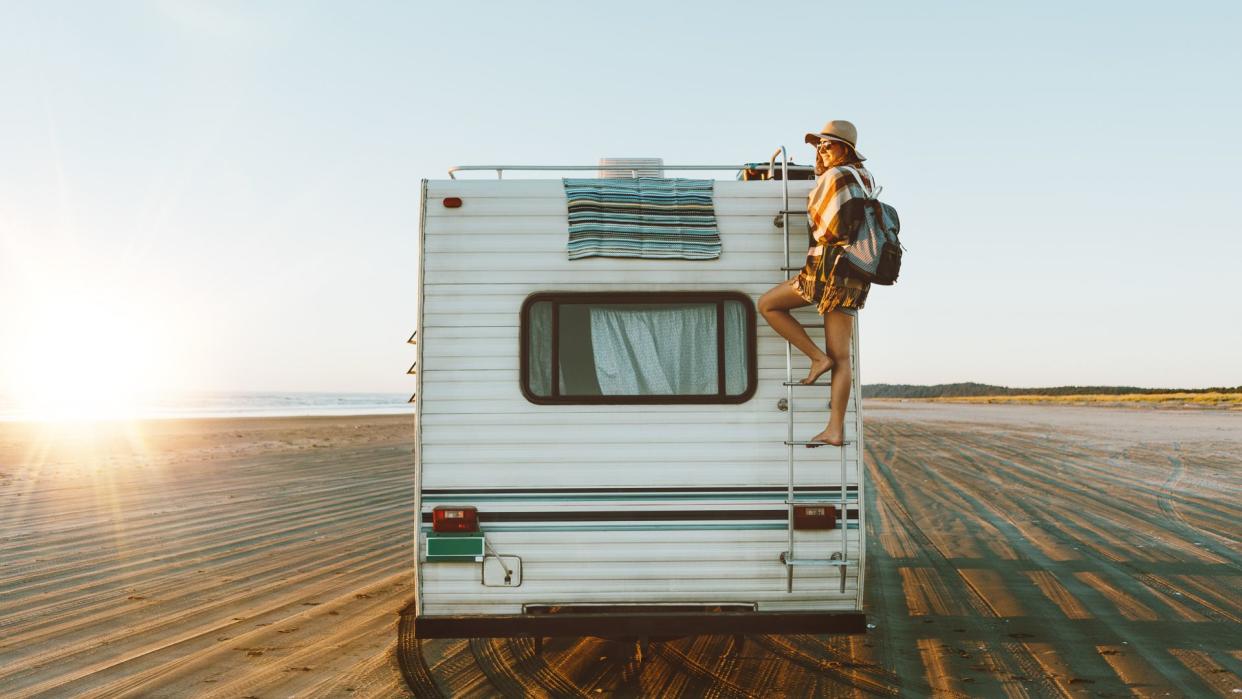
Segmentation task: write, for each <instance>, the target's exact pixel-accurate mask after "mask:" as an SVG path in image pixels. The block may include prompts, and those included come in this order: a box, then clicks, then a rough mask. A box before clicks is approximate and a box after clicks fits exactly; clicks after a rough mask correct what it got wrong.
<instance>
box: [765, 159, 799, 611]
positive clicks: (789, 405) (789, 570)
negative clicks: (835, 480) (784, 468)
mask: <svg viewBox="0 0 1242 699" xmlns="http://www.w3.org/2000/svg"><path fill="white" fill-rule="evenodd" d="M778 155H779V156H780V158H781V222H782V226H781V233H782V239H783V241H784V247H783V250H784V257H783V258H782V259H783V260H784V264H783V266H784V267H788V266H789V156H788V153H787V152H786V151H785V146H781V147H780V148H777V149H776V151H775V152H774V153H772V158H771V159H770V160H769V161H768V174H769V176H771V173H772V166H773V165H774V164H775V161H776V157H777V156H778ZM792 381H793V346H792V345H790V344H789V342H788V341H786V342H785V383H790V382H792ZM793 430H794V405H793V387H791V386H785V459H786V462H787V464H788V475H789V478H788V482H787V484H786V495H785V500H786V503H787V504H786V505H785V518H786V522H785V530H786V532H788V542H787V546H788V548H787V551H788V553H787V554H786V555H787V556H788V557H789V560H793V559H794V558H795V556H794V504H793V499H794V455H793V450H794V447H793V444H791V442H793V441H794V434H793ZM785 587H786V591H787V592H793V566H786V567H785Z"/></svg>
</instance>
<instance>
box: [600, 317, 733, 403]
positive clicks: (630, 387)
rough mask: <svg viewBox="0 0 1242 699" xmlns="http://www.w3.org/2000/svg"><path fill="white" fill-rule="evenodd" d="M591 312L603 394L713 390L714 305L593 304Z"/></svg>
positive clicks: (673, 393) (691, 393) (690, 393)
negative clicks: (597, 306)
mask: <svg viewBox="0 0 1242 699" xmlns="http://www.w3.org/2000/svg"><path fill="white" fill-rule="evenodd" d="M590 317H591V344H592V347H593V348H594V355H595V356H594V359H595V375H596V377H597V379H598V380H599V387H600V391H601V393H603V394H604V395H606V396H607V395H613V396H636V395H642V396H650V395H703V394H706V395H711V394H714V393H716V361H717V358H716V304H714V303H706V304H693V305H684V306H663V307H654V308H653V307H651V306H646V307H641V308H637V307H631V308H627V307H625V306H610V307H601V308H592V309H591V312H590ZM726 322H728V313H726ZM738 342H739V343H740V342H741V340H738ZM726 344H728V341H727V340H726ZM726 351H728V350H727V349H726ZM730 363H732V362H730ZM726 385H729V383H728V382H726ZM739 392H740V389H739Z"/></svg>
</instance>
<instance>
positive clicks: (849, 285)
mask: <svg viewBox="0 0 1242 699" xmlns="http://www.w3.org/2000/svg"><path fill="white" fill-rule="evenodd" d="M854 169H855V170H857V172H858V174H859V176H860V177H862V179H863V181H864V182H865V183H866V184H867V187H868V188H873V187H875V179H874V178H873V177H872V175H871V173H870V172H868V171H867V169H866V168H864V167H862V166H861V165H856V166H854ZM864 196H866V195H865V193H864V192H863V188H862V186H861V185H860V184H859V183H858V180H856V179H854V176H853V175H852V174H850V172H849V169H848V168H845V167H841V166H837V167H833V168H829V169H828V170H827V171H826V172H824V174H822V175H820V176H819V177H818V178H816V180H815V187H814V188H812V189H811V193H810V195H809V196H808V197H807V207H806V209H807V227H808V232H809V234H810V235H809V238H810V240H809V242H810V249H809V250H807V253H806V265H805V266H803V268H802V271H801V272H799V273H798V276H797V277H794V278H793V279H792V280H791V281H790V284H791V285H792V286H793V288H794V290H795V291H796V292H798V295H799V296H801V297H802V298H803V299H804V300H805V301H807V302H808V303H812V304H815V309H816V310H817V311H819V312H820V313H821V314H823V313H828V312H829V311H832V310H835V309H837V308H862V307H863V304H864V303H866V301H867V292H868V291H870V289H871V285H870V284H868V283H866V282H863V281H860V280H858V279H850V278H847V277H844V276H841V275H836V274H833V271H834V263H835V262H836V259H837V254H839V253H840V251H841V247H840V246H842V245H844V244H846V243H848V242H849V241H848V240H845V239H844V231H842V226H841V207H842V206H843V205H844V204H845V202H847V201H849V200H850V199H852V198H854V197H864Z"/></svg>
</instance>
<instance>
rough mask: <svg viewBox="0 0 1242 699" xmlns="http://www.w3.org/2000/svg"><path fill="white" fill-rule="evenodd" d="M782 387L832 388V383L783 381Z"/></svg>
mask: <svg viewBox="0 0 1242 699" xmlns="http://www.w3.org/2000/svg"><path fill="white" fill-rule="evenodd" d="M781 385H782V386H831V385H832V384H830V383H819V382H816V383H802V382H801V381H782V382H781Z"/></svg>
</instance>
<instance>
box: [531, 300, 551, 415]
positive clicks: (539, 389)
mask: <svg viewBox="0 0 1242 699" xmlns="http://www.w3.org/2000/svg"><path fill="white" fill-rule="evenodd" d="M528 333H529V335H530V344H529V346H528V347H527V348H526V361H527V366H528V368H529V371H530V390H531V393H534V394H535V395H537V396H550V395H552V376H551V373H552V304H551V303H548V302H547V301H540V302H539V303H536V304H535V305H533V306H531V309H530V328H529V330H528Z"/></svg>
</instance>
